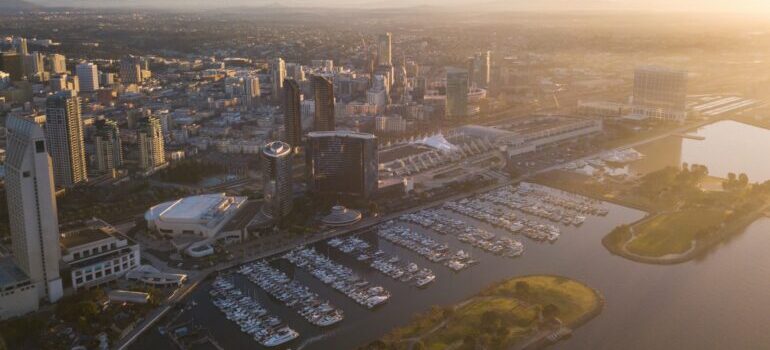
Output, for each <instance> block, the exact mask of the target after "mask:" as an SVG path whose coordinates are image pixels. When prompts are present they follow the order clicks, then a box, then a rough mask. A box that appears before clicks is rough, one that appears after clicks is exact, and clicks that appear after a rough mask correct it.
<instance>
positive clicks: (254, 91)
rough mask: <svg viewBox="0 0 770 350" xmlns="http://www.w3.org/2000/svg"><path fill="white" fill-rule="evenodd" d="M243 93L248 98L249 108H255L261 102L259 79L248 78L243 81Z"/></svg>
mask: <svg viewBox="0 0 770 350" xmlns="http://www.w3.org/2000/svg"><path fill="white" fill-rule="evenodd" d="M243 93H244V95H245V96H246V104H247V105H249V106H252V107H253V106H255V105H256V104H257V101H259V95H260V94H261V93H260V91H259V78H257V77H247V78H245V79H243Z"/></svg>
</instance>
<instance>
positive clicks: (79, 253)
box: [59, 219, 141, 291]
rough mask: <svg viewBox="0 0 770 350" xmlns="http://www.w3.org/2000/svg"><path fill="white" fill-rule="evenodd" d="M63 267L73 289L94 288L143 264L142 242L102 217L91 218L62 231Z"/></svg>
mask: <svg viewBox="0 0 770 350" xmlns="http://www.w3.org/2000/svg"><path fill="white" fill-rule="evenodd" d="M59 242H60V244H61V247H62V269H63V270H64V271H69V276H70V280H71V285H72V289H74V290H75V291H77V290H78V289H80V288H90V287H94V286H98V285H102V284H104V283H107V282H110V281H113V280H115V279H118V278H120V277H122V276H124V275H125V274H126V272H128V271H131V270H133V269H136V268H137V267H139V264H140V257H141V256H140V250H139V244H136V243H135V242H133V241H131V240H130V239H128V238H127V237H125V236H123V235H122V234H120V233H119V232H117V231H116V230H115V228H114V227H112V226H110V225H109V224H107V223H105V222H103V221H101V220H97V219H94V220H91V221H88V222H85V223H82V224H78V225H76V226H75V227H71V228H69V229H68V231H66V232H63V233H62V234H61V238H60V240H59Z"/></svg>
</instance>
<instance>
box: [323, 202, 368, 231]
mask: <svg viewBox="0 0 770 350" xmlns="http://www.w3.org/2000/svg"><path fill="white" fill-rule="evenodd" d="M359 220H361V212H360V211H358V210H354V209H348V208H345V207H344V206H341V205H335V206H334V207H332V211H331V213H329V215H326V216H325V217H324V218H323V219H321V222H323V223H324V224H326V225H329V226H346V225H351V224H354V223H356V222H358V221H359Z"/></svg>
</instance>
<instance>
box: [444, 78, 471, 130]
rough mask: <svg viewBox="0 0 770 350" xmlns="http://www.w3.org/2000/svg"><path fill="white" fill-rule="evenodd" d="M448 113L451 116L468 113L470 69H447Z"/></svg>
mask: <svg viewBox="0 0 770 350" xmlns="http://www.w3.org/2000/svg"><path fill="white" fill-rule="evenodd" d="M446 115H447V117H449V118H460V117H465V116H467V115H468V71H467V70H465V69H458V68H451V67H450V68H447V70H446Z"/></svg>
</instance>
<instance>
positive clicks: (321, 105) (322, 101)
mask: <svg viewBox="0 0 770 350" xmlns="http://www.w3.org/2000/svg"><path fill="white" fill-rule="evenodd" d="M313 94H314V95H315V115H314V116H313V124H314V125H313V126H314V127H313V130H315V131H334V128H335V124H334V85H332V82H331V80H329V79H328V78H325V77H322V76H318V75H315V76H313Z"/></svg>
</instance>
